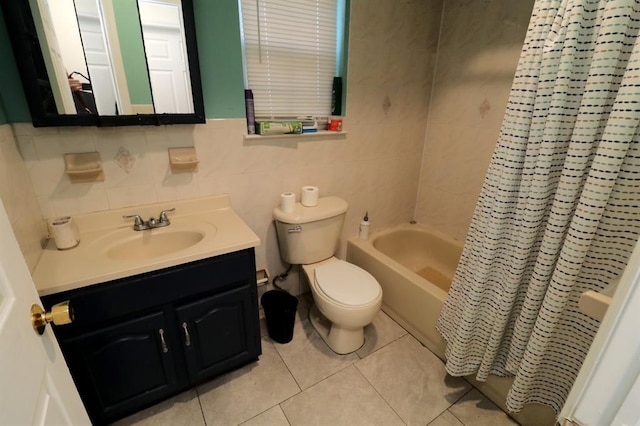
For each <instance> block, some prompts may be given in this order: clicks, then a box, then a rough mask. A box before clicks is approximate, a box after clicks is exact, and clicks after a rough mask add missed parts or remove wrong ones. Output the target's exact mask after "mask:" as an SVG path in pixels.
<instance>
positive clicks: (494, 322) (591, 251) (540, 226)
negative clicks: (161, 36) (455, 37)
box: [437, 0, 640, 413]
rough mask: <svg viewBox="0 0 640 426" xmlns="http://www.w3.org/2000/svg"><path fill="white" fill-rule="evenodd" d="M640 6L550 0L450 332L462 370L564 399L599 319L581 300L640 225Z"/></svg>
mask: <svg viewBox="0 0 640 426" xmlns="http://www.w3.org/2000/svg"><path fill="white" fill-rule="evenodd" d="M639 27H640V2H639V1H630V0H626V1H622V0H600V1H597V0H596V1H588V0H555V1H550V0H538V1H536V3H535V5H534V9H533V14H532V18H531V22H530V24H529V28H528V30H527V35H526V39H525V43H524V47H523V50H522V53H521V56H520V61H519V64H518V69H517V71H516V76H515V79H514V82H513V85H512V89H511V94H510V98H509V102H508V105H507V110H506V114H505V117H504V119H503V124H502V128H501V131H500V136H499V140H498V144H497V147H496V150H495V151H494V154H493V157H492V160H491V164H490V166H489V169H488V172H487V176H486V178H485V181H484V184H483V188H482V191H481V193H480V197H479V199H478V203H477V205H476V209H475V212H474V216H473V219H472V221H471V226H470V228H469V232H468V235H467V239H466V243H465V247H464V250H463V254H462V257H461V259H460V263H459V266H458V269H457V271H456V274H455V277H454V280H453V283H452V287H451V291H450V292H449V296H448V299H447V301H446V303H445V305H444V307H443V310H442V312H441V314H440V318H439V320H438V324H437V328H438V330H439V331H440V333H441V334H442V335H443V336H444V337H445V339H446V341H447V349H446V357H447V364H446V368H447V371H448V372H449V373H450V374H451V375H454V376H464V375H470V374H475V375H476V378H477V379H478V380H481V381H483V380H486V378H487V376H488V375H489V374H496V375H500V376H515V378H514V383H513V385H512V387H511V390H510V392H509V394H508V397H507V408H508V409H509V410H511V411H513V412H517V411H520V409H521V408H522V407H523V405H524V404H526V403H531V402H535V403H540V404H545V405H548V406H550V407H552V408H553V409H554V410H555V411H556V413H557V412H559V410H560V409H561V408H562V405H563V404H564V401H565V399H566V397H567V394H568V392H569V390H570V389H571V386H572V385H573V382H574V380H575V377H576V375H577V374H578V370H579V369H580V367H581V365H582V361H583V360H584V357H585V356H586V353H587V351H588V350H589V346H590V345H591V342H592V340H593V337H594V335H595V333H596V331H597V329H598V326H599V322H598V321H596V320H594V319H591V318H589V317H588V316H586V315H584V314H582V313H581V312H580V311H579V309H578V306H577V303H578V300H579V298H580V295H581V294H582V293H583V292H584V291H586V290H596V291H598V290H601V289H603V288H605V287H606V286H607V285H608V284H610V283H611V282H612V281H614V280H615V278H616V277H617V276H618V275H619V274H620V273H621V271H622V270H623V269H624V267H625V265H626V262H627V260H628V258H629V255H630V253H631V251H632V249H633V246H634V244H635V241H636V240H637V238H638V234H639V232H640V228H639V226H640V209H639V207H640V147H639V140H640V136H639V131H638V125H639V122H640V41H639V40H638V32H639Z"/></svg>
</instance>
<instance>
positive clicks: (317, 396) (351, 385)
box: [281, 366, 403, 426]
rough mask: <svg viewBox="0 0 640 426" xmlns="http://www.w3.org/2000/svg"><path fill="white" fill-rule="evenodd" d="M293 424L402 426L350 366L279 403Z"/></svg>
mask: <svg viewBox="0 0 640 426" xmlns="http://www.w3.org/2000/svg"><path fill="white" fill-rule="evenodd" d="M281 406H282V410H283V411H284V413H285V415H286V416H287V419H288V420H289V422H290V423H291V424H292V425H293V426H297V425H332V426H339V425H348V426H354V425H384V426H393V425H403V423H402V420H401V419H400V418H399V417H398V416H397V414H396V413H394V412H393V410H392V409H391V407H389V405H388V404H387V403H386V402H385V401H384V400H383V399H382V398H381V397H380V395H379V394H378V393H377V392H376V391H375V389H374V388H373V387H372V386H371V385H370V384H369V383H368V382H367V380H366V379H365V378H364V377H363V376H362V374H360V372H358V370H357V369H356V368H354V367H353V366H351V367H348V368H345V369H344V370H342V371H340V372H339V373H336V374H334V375H333V376H331V377H329V378H328V379H326V380H323V381H322V382H320V383H318V384H316V385H315V386H312V387H311V388H309V389H307V390H305V391H304V392H302V393H300V394H299V395H296V396H294V397H293V398H291V399H289V400H287V401H285V402H283V403H282V404H281Z"/></svg>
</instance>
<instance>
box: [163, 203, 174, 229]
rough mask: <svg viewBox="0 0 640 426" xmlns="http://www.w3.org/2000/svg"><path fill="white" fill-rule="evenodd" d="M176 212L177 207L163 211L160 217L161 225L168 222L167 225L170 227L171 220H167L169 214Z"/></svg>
mask: <svg viewBox="0 0 640 426" xmlns="http://www.w3.org/2000/svg"><path fill="white" fill-rule="evenodd" d="M175 211H176V208H175V207H174V208H172V209H167V210H162V211H161V212H160V217H159V220H160V223H164V222H167V225H168V224H169V218H167V213H172V212H175Z"/></svg>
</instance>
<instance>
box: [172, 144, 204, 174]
mask: <svg viewBox="0 0 640 426" xmlns="http://www.w3.org/2000/svg"><path fill="white" fill-rule="evenodd" d="M199 163H200V160H198V155H197V154H196V149H195V148H194V147H187V148H169V164H170V165H171V172H172V173H195V172H197V171H198V164H199Z"/></svg>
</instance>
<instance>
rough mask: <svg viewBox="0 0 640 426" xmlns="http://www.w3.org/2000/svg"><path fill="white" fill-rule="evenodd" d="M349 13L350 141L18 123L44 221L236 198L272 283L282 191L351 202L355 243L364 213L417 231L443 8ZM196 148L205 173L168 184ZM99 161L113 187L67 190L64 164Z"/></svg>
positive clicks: (361, 3)
mask: <svg viewBox="0 0 640 426" xmlns="http://www.w3.org/2000/svg"><path fill="white" fill-rule="evenodd" d="M351 3H352V9H351V27H350V47H349V55H350V58H349V71H348V72H349V75H348V93H347V111H348V116H347V119H346V121H345V130H347V132H348V135H347V138H346V139H333V140H332V139H323V140H315V139H300V140H295V141H291V140H267V141H254V140H250V141H245V140H244V139H243V134H244V133H245V122H244V119H225V120H208V121H207V123H206V124H203V125H181V126H167V127H126V128H48V129H34V128H33V127H32V126H31V125H29V124H16V125H14V126H13V127H14V131H15V133H16V136H17V139H18V142H19V147H20V150H21V151H22V153H23V157H24V160H25V163H26V167H27V169H28V171H29V173H30V175H31V179H32V181H33V186H34V188H35V192H36V195H37V199H38V202H39V205H40V207H41V209H42V213H43V215H44V217H46V218H50V217H55V216H59V215H73V214H78V213H84V212H90V211H96V210H104V209H111V208H120V207H126V206H134V205H138V204H145V203H153V202H158V201H166V200H174V199H183V198H191V197H197V196H204V195H212V194H220V193H229V194H230V196H231V201H232V204H233V206H234V209H235V210H236V211H237V212H238V213H239V214H240V215H241V217H242V218H243V219H244V220H245V221H246V222H247V223H248V224H249V226H250V227H251V228H252V229H253V230H254V232H256V233H257V234H258V236H259V237H260V239H261V240H262V246H261V247H259V248H258V250H257V264H258V266H264V265H268V267H269V270H270V272H271V273H272V274H277V273H280V272H281V271H282V270H283V269H284V266H283V265H282V264H281V262H280V258H279V253H278V247H277V241H276V236H275V230H274V227H273V224H272V209H273V207H274V206H276V205H277V204H278V202H279V194H280V193H281V192H284V191H295V192H297V193H298V194H299V191H300V187H301V186H303V185H315V186H318V187H319V188H320V191H321V194H322V195H337V196H340V197H343V198H344V199H346V200H347V201H348V203H349V205H350V209H349V212H348V215H347V220H346V222H345V227H344V234H343V237H344V238H347V237H350V236H353V235H355V234H356V233H357V230H358V223H359V222H360V220H361V219H362V216H363V215H364V213H365V211H367V210H368V211H369V218H370V220H371V221H372V230H375V229H378V228H382V227H385V226H390V225H392V224H396V223H398V222H401V221H407V220H409V219H410V218H411V217H412V215H413V213H414V209H415V195H416V192H417V185H418V180H419V173H420V163H421V152H422V146H423V139H424V134H425V127H426V120H427V108H428V100H429V97H430V83H431V81H432V78H433V75H432V70H433V67H434V63H433V61H434V59H435V50H436V45H437V36H438V30H439V28H438V25H439V20H440V12H441V9H440V7H441V2H440V1H431V0H429V1H408V2H403V4H402V5H401V7H398V4H397V2H396V1H394V0H377V1H375V2H373V3H375V5H372V2H371V1H370V0H353V1H352V2H351ZM190 145H195V147H196V150H197V152H198V155H199V158H200V160H201V163H200V170H199V172H198V173H195V174H180V175H172V174H171V173H170V171H169V165H168V156H167V148H169V147H176V146H190ZM121 147H122V148H124V149H125V150H126V151H128V152H129V153H130V154H131V157H132V158H133V159H134V160H135V162H134V164H133V167H132V168H131V169H130V170H129V171H128V172H126V171H125V170H124V169H123V168H121V167H120V166H119V165H118V163H117V162H116V161H115V160H114V159H115V158H116V156H117V153H118V150H119V149H120V148H121ZM95 150H97V151H98V152H100V154H101V156H102V160H103V163H104V165H105V172H106V180H105V181H104V182H101V183H86V184H73V185H72V184H70V182H69V180H68V178H67V177H66V176H65V175H64V173H63V171H64V162H63V157H62V156H63V154H64V153H67V152H86V151H95ZM3 199H4V198H3ZM344 238H343V245H342V247H341V250H340V253H339V255H340V256H343V255H344V246H345V244H344ZM294 283H297V280H295V279H292V280H289V281H287V285H291V286H293V285H295V284H294ZM292 290H293V291H294V292H296V291H298V289H295V288H292Z"/></svg>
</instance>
